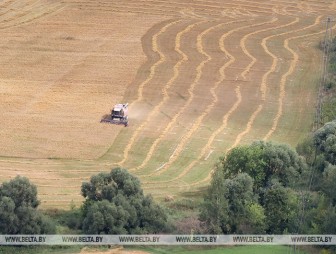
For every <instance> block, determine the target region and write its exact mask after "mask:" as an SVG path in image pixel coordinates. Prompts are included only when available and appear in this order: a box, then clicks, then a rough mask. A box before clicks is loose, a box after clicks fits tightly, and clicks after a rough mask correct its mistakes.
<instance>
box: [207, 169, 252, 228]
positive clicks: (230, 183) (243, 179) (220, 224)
mask: <svg viewBox="0 0 336 254" xmlns="http://www.w3.org/2000/svg"><path fill="white" fill-rule="evenodd" d="M215 175H216V176H215V177H214V178H213V180H212V183H211V185H210V187H209V189H208V191H207V194H206V195H205V198H204V203H203V205H202V207H201V214H200V219H201V220H202V221H204V222H206V223H207V225H208V229H209V231H210V232H211V233H217V234H219V233H240V232H241V229H240V228H239V226H240V225H242V224H244V223H245V222H246V220H247V218H248V215H249V205H250V204H251V203H252V202H253V189H252V186H253V180H252V178H251V177H250V176H249V175H247V174H245V173H244V174H238V175H237V176H235V177H233V178H232V179H225V178H224V174H222V173H221V172H220V171H217V172H216V173H215Z"/></svg>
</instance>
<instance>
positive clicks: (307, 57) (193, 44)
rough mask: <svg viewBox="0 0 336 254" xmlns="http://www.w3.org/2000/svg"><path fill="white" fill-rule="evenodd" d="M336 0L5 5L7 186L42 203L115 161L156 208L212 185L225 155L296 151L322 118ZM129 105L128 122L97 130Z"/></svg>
mask: <svg viewBox="0 0 336 254" xmlns="http://www.w3.org/2000/svg"><path fill="white" fill-rule="evenodd" d="M335 11H336V1H334V0H295V1H289V0H287V1H286V0H271V1H262V0H248V1H243V0H229V1H222V0H179V1H177V0H173V1H163V0H124V1H115V0H53V1H51V0H27V1H19V0H4V1H1V2H0V48H1V56H0V62H1V64H0V116H1V125H0V141H1V143H0V144H1V148H0V176H1V177H0V180H1V181H6V180H8V179H10V178H13V177H15V176H16V175H22V176H27V177H28V178H29V179H30V180H31V181H32V182H33V183H34V184H36V185H37V187H38V193H39V199H40V200H41V201H42V207H43V208H61V209H67V208H69V206H70V203H75V204H79V203H80V202H81V201H82V198H81V195H80V186H81V183H82V182H83V181H87V180H88V179H89V178H90V176H91V175H93V174H96V173H98V172H102V171H105V172H106V171H109V170H110V169H111V168H113V167H117V166H121V167H124V168H126V169H129V170H130V171H131V172H132V173H134V174H135V175H137V176H138V177H139V178H140V180H141V181H142V185H143V188H144V189H145V191H146V193H151V194H152V195H153V196H154V197H156V198H157V199H162V198H164V197H166V196H167V195H169V196H173V197H176V198H179V197H182V196H183V195H186V193H192V192H197V191H198V190H199V189H200V188H202V187H204V186H206V185H207V184H208V183H209V181H210V178H211V170H212V169H213V165H214V163H215V162H216V160H217V159H218V157H219V156H221V155H223V154H224V153H225V152H226V151H228V150H229V149H231V148H232V147H234V146H236V145H239V144H245V143H250V142H252V141H254V140H272V141H276V142H284V143H289V144H291V145H293V146H294V145H295V144H297V142H298V141H299V140H301V139H302V138H303V137H304V136H305V135H306V134H307V133H308V132H309V131H310V130H311V124H312V121H313V117H314V112H315V104H316V96H317V87H318V81H319V77H320V73H321V57H322V54H321V52H320V50H319V49H318V44H319V42H320V41H321V40H322V39H323V37H324V33H325V21H326V18H327V17H328V16H330V15H332V14H334V13H335ZM126 102H127V103H129V126H128V127H123V126H118V125H111V124H103V123H100V119H101V117H102V116H103V115H104V114H108V113H109V112H110V110H111V108H112V107H113V105H114V104H117V103H126Z"/></svg>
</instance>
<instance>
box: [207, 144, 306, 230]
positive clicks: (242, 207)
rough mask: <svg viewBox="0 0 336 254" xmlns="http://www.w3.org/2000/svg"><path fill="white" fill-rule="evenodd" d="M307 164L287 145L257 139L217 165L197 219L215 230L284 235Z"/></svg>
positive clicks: (293, 220) (294, 215)
mask: <svg viewBox="0 0 336 254" xmlns="http://www.w3.org/2000/svg"><path fill="white" fill-rule="evenodd" d="M306 169H307V166H306V164H305V162H304V160H303V159H302V158H301V157H300V156H299V155H298V154H297V153H296V152H295V151H294V150H293V149H291V148H290V147H288V146H286V145H281V144H273V143H269V142H263V141H258V142H254V143H252V144H251V145H245V146H238V147H236V148H233V149H232V150H231V151H230V152H229V153H228V154H227V155H226V157H222V158H220V160H219V163H217V164H216V169H215V173H214V175H213V179H212V182H211V185H210V186H209V188H208V191H207V194H206V195H205V198H204V203H203V205H202V208H201V215H200V219H201V220H203V221H204V222H205V223H206V224H207V226H208V228H209V230H210V231H211V232H213V233H240V232H246V233H262V232H269V233H275V232H276V233H282V232H283V231H284V230H287V231H288V230H289V231H290V230H292V231H293V230H294V229H295V227H297V224H298V212H299V205H298V203H299V202H298V197H297V194H296V193H295V191H292V188H293V189H299V188H298V185H299V184H298V183H299V182H300V181H299V180H300V176H301V175H302V173H303V172H305V171H306Z"/></svg>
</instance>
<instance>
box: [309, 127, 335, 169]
mask: <svg viewBox="0 0 336 254" xmlns="http://www.w3.org/2000/svg"><path fill="white" fill-rule="evenodd" d="M313 142H314V145H315V147H316V149H317V151H318V153H319V154H322V155H323V156H324V159H325V160H326V161H327V162H329V163H330V164H333V165H335V164H336V121H332V122H329V123H326V124H325V125H324V126H323V127H322V128H320V129H318V130H317V131H316V132H315V133H314V135H313Z"/></svg>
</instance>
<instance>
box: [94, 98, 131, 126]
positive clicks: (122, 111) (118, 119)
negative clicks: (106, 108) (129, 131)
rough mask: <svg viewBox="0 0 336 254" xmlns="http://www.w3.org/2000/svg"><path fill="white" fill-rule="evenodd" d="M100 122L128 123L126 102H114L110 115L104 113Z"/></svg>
mask: <svg viewBox="0 0 336 254" xmlns="http://www.w3.org/2000/svg"><path fill="white" fill-rule="evenodd" d="M100 122H101V123H112V124H123V125H125V127H126V126H127V125H128V103H126V104H116V105H115V106H114V108H113V109H112V111H111V114H110V115H105V116H104V117H103V118H102V120H101V121H100Z"/></svg>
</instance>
